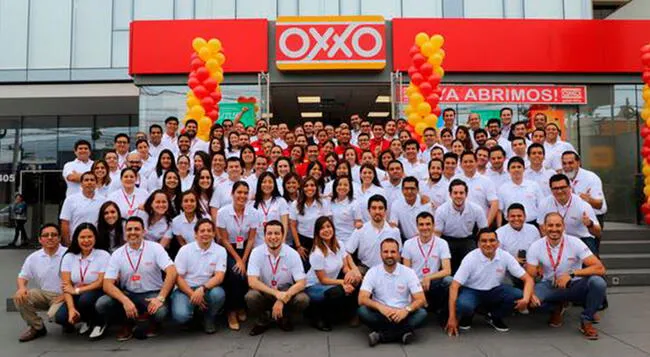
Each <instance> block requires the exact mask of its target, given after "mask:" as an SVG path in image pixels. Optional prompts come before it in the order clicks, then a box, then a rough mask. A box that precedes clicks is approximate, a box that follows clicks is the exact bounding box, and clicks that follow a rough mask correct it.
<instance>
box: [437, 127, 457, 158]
mask: <svg viewBox="0 0 650 357" xmlns="http://www.w3.org/2000/svg"><path fill="white" fill-rule="evenodd" d="M452 141H454V133H453V132H452V131H451V129H449V128H442V130H440V144H442V146H443V147H444V148H445V152H450V151H451V142H452Z"/></svg>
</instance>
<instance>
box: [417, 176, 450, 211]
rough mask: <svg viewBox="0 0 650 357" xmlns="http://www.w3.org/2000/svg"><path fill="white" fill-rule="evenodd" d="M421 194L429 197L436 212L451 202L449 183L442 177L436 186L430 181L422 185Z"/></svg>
mask: <svg viewBox="0 0 650 357" xmlns="http://www.w3.org/2000/svg"><path fill="white" fill-rule="evenodd" d="M420 194H422V195H426V196H427V197H429V199H430V200H431V203H430V205H431V207H432V209H433V212H435V211H436V209H437V208H438V207H440V205H442V204H443V203H445V202H447V201H448V200H449V181H448V180H447V179H446V178H445V177H444V176H442V177H441V178H440V181H438V182H436V183H435V184H434V183H432V182H430V181H429V180H427V181H426V182H423V183H420ZM434 207H435V208H434Z"/></svg>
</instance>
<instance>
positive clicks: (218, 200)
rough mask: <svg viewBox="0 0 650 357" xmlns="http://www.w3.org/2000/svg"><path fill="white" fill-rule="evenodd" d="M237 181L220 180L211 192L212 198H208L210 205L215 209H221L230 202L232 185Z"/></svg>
mask: <svg viewBox="0 0 650 357" xmlns="http://www.w3.org/2000/svg"><path fill="white" fill-rule="evenodd" d="M235 182H237V181H231V180H230V179H228V180H225V181H224V182H222V183H221V184H220V185H219V187H217V188H216V190H215V191H214V192H213V193H212V198H211V199H210V207H214V208H216V209H221V208H223V207H224V206H226V205H229V204H231V203H232V187H233V186H234V185H235Z"/></svg>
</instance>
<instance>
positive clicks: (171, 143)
mask: <svg viewBox="0 0 650 357" xmlns="http://www.w3.org/2000/svg"><path fill="white" fill-rule="evenodd" d="M177 143H178V135H176V134H174V136H173V137H172V136H169V135H168V134H167V132H164V133H163V136H162V139H161V140H160V146H161V147H162V148H163V149H169V150H171V151H172V152H173V153H174V156H176V152H177V151H178V146H177V145H176V144H177Z"/></svg>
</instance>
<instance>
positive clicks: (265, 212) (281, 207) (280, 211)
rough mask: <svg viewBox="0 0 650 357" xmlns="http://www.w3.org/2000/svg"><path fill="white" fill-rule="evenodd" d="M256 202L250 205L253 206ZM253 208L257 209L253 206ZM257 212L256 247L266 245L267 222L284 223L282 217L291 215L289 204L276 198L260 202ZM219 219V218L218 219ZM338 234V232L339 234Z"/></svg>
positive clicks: (282, 199)
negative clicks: (265, 229) (265, 227)
mask: <svg viewBox="0 0 650 357" xmlns="http://www.w3.org/2000/svg"><path fill="white" fill-rule="evenodd" d="M253 204H254V202H251V203H250V204H249V205H250V206H253ZM253 208H255V207H254V206H253ZM257 212H258V214H259V218H260V224H259V226H258V227H257V237H256V238H255V246H256V247H257V246H258V245H262V244H264V226H265V225H266V222H268V221H272V220H278V221H280V222H282V216H285V215H286V216H287V217H288V215H289V204H288V203H287V200H285V199H284V198H283V197H275V198H274V199H270V200H267V201H263V202H260V204H259V205H258V206H257ZM217 218H218V217H217ZM337 233H338V232H337Z"/></svg>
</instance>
